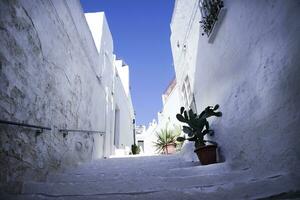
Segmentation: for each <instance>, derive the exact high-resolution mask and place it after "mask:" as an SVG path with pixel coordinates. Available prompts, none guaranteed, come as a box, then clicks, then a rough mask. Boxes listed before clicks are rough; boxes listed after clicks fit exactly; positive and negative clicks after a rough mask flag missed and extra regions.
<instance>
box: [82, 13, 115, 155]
mask: <svg viewBox="0 0 300 200" xmlns="http://www.w3.org/2000/svg"><path fill="white" fill-rule="evenodd" d="M84 15H85V19H86V21H87V24H88V27H89V30H90V32H91V35H92V38H93V42H94V46H96V47H97V46H99V49H97V51H96V52H97V53H98V56H97V57H98V60H99V69H100V70H99V73H98V74H97V77H98V79H99V80H100V82H101V86H102V87H103V88H104V91H105V102H106V103H105V104H104V105H105V113H106V115H105V119H104V120H103V122H104V124H105V130H106V132H107V133H111V134H107V135H106V136H105V142H104V146H105V148H104V150H105V152H104V155H105V157H108V156H110V155H112V154H114V147H113V143H114V137H113V133H114V123H115V121H114V119H115V116H114V100H113V92H114V74H115V68H114V59H115V55H114V54H113V39H112V35H111V32H110V30H109V26H108V23H107V20H106V17H105V14H104V13H103V12H95V13H85V14H84ZM97 21H98V23H97ZM99 35H100V36H101V37H100V36H99Z"/></svg>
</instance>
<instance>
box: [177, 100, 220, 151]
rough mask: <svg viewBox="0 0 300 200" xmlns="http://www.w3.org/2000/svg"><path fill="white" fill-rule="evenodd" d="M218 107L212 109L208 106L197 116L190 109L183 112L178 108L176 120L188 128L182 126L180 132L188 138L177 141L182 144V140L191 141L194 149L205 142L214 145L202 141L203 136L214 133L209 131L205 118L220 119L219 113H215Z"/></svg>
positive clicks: (183, 109) (182, 108)
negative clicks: (214, 117)
mask: <svg viewBox="0 0 300 200" xmlns="http://www.w3.org/2000/svg"><path fill="white" fill-rule="evenodd" d="M218 108H219V105H218V104H217V105H215V106H214V107H212V106H208V107H206V108H205V109H204V111H202V112H201V113H200V115H197V114H196V113H194V112H193V110H192V109H190V110H189V111H187V110H185V108H184V107H181V108H180V113H178V114H177V115H176V118H177V119H178V120H179V121H180V122H183V123H186V124H188V126H183V127H182V130H183V132H184V133H186V134H187V135H188V138H186V137H185V136H184V137H177V141H179V142H183V141H184V140H188V141H193V142H195V148H196V149H197V148H199V147H201V146H205V143H206V142H210V143H213V144H216V143H215V142H213V141H209V140H204V136H205V135H206V134H211V135H212V134H213V133H214V131H213V130H211V129H209V122H208V121H207V118H209V117H211V116H216V117H221V116H222V113H221V112H216V110H218Z"/></svg>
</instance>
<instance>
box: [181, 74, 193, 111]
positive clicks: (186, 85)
mask: <svg viewBox="0 0 300 200" xmlns="http://www.w3.org/2000/svg"><path fill="white" fill-rule="evenodd" d="M181 95H182V100H183V105H184V107H186V108H189V107H190V105H191V103H192V101H193V93H192V90H191V85H190V81H189V77H188V76H186V78H185V79H184V82H183V85H182V88H181Z"/></svg>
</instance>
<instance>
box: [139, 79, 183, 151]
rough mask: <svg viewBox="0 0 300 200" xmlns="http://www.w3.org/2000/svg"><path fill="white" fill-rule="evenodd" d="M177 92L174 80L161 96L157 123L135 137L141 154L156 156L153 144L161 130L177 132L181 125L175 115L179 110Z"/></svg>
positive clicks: (152, 123)
mask: <svg viewBox="0 0 300 200" xmlns="http://www.w3.org/2000/svg"><path fill="white" fill-rule="evenodd" d="M179 98H180V96H179V90H178V85H177V83H176V79H175V78H174V79H173V80H172V81H171V82H170V83H169V85H168V87H167V88H166V90H165V91H164V93H163V94H162V103H163V108H162V111H161V112H159V113H158V114H157V121H156V120H153V121H152V122H151V123H149V125H148V127H147V129H145V130H144V131H142V133H141V134H139V135H137V138H138V141H140V143H142V144H143V145H142V146H143V153H144V154H147V155H151V154H156V153H157V152H156V147H155V146H154V142H156V140H157V137H156V135H157V133H159V132H160V131H161V130H165V129H168V130H171V131H174V133H175V132H177V131H178V130H179V129H180V127H181V123H180V122H179V121H178V120H177V119H176V114H177V113H178V112H179V110H180V100H179Z"/></svg>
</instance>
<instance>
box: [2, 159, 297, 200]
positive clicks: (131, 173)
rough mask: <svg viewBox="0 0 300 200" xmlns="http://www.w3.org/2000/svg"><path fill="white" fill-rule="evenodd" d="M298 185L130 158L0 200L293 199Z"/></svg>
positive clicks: (291, 178) (289, 178)
mask: <svg viewBox="0 0 300 200" xmlns="http://www.w3.org/2000/svg"><path fill="white" fill-rule="evenodd" d="M298 180H300V179H299V176H296V175H295V174H272V175H265V176H263V177H256V176H255V173H254V172H253V171H251V169H249V168H245V169H241V170H236V171H232V170H230V169H229V167H228V165H227V164H226V163H219V164H214V165H208V166H200V165H199V164H198V163H195V162H187V161H185V160H183V159H182V157H180V156H178V155H172V156H144V157H137V156H129V157H124V158H110V159H101V160H97V161H94V162H91V163H88V164H85V165H81V166H80V167H78V168H76V169H70V170H68V171H66V172H64V173H59V174H50V175H49V176H48V179H47V182H26V183H24V184H23V188H22V194H19V195H7V194H2V195H1V194H0V199H7V200H9V199H12V200H14V199H17V200H23V199H26V200H27V199H28V200H29V199H38V200H39V199H44V200H50V199H51V200H52V199H58V200H63V199H66V200H71V199H75V200H80V199H88V200H94V199H95V200H96V199H112V200H115V199H128V200H129V199H295V198H297V197H299V195H300V194H299V192H297V191H299V188H300V187H299V181H298ZM287 188H288V189H287Z"/></svg>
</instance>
